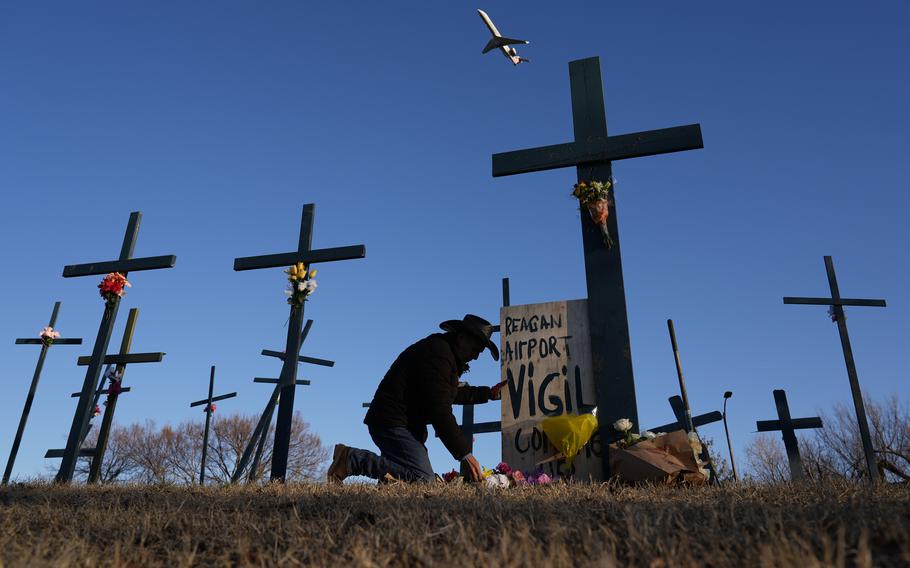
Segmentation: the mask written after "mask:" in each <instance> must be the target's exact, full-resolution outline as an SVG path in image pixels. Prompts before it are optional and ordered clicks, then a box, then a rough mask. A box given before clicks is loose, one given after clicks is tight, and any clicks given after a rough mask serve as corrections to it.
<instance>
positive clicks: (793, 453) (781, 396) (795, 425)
mask: <svg viewBox="0 0 910 568" xmlns="http://www.w3.org/2000/svg"><path fill="white" fill-rule="evenodd" d="M774 404H775V405H776V406H777V416H778V419H777V420H758V421H757V422H755V427H756V429H757V430H758V431H759V432H772V431H778V430H779V431H780V432H781V434H783V436H784V448H786V450H787V461H789V462H790V481H798V482H803V481H805V480H806V473H805V472H804V471H803V461H802V458H800V456H799V444H798V443H797V441H796V432H794V430H801V429H805V428H821V427H822V419H821V418H819V417H818V416H813V417H811V418H791V417H790V406H789V405H788V404H787V394H786V393H785V392H784V391H783V389H778V390H775V391H774Z"/></svg>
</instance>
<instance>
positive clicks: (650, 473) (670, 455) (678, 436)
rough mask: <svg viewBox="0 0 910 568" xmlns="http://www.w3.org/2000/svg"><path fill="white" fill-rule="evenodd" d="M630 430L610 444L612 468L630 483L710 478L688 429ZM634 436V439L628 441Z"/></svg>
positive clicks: (691, 480)
mask: <svg viewBox="0 0 910 568" xmlns="http://www.w3.org/2000/svg"><path fill="white" fill-rule="evenodd" d="M649 434H650V433H649V432H646V433H645V435H643V436H637V435H636V434H627V437H626V438H625V439H624V440H620V441H619V442H617V443H615V444H610V450H609V451H610V472H611V473H612V475H613V476H614V477H617V478H619V479H620V480H621V481H624V482H627V483H642V482H645V483H648V482H650V483H666V484H673V483H681V482H685V483H689V484H693V485H700V484H702V483H704V482H705V481H706V480H707V476H706V475H705V474H704V473H703V469H702V468H701V466H700V464H699V463H698V459H697V458H696V456H695V453H694V452H693V449H692V445H691V444H690V440H689V436H688V435H687V434H686V431H685V430H676V431H675V432H669V433H667V434H662V435H654V434H650V435H649ZM630 438H632V440H633V443H631V444H629V443H627V441H628V440H629V439H630Z"/></svg>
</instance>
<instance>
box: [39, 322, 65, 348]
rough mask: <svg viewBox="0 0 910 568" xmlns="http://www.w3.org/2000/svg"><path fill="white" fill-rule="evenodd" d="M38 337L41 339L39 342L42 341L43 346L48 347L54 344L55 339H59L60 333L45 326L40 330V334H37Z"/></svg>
mask: <svg viewBox="0 0 910 568" xmlns="http://www.w3.org/2000/svg"><path fill="white" fill-rule="evenodd" d="M38 337H40V338H41V341H43V342H44V344H45V345H47V346H48V347H50V346H51V345H53V344H54V340H55V339H59V338H60V332H59V331H56V330H54V328H52V327H51V326H47V327H45V328H44V329H42V330H41V333H39V334H38Z"/></svg>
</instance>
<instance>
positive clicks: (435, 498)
mask: <svg viewBox="0 0 910 568" xmlns="http://www.w3.org/2000/svg"><path fill="white" fill-rule="evenodd" d="M276 565H277V566H298V565H303V566H370V567H380V566H429V565H434V566H459V567H469V566H470V567H473V566H481V567H489V568H492V567H509V566H546V567H548V568H558V567H563V566H566V567H568V566H582V567H586V568H593V567H598V566H646V567H653V568H657V567H672V566H736V567H749V566H798V567H800V568H811V567H814V566H910V488H908V487H907V486H888V487H883V488H881V489H878V490H876V491H874V492H873V491H870V490H867V489H865V488H863V487H861V486H856V485H840V486H825V487H821V486H817V487H805V488H791V487H787V486H779V487H768V486H764V487H760V486H748V485H745V486H744V485H741V486H739V487H733V486H727V487H723V488H719V489H716V488H697V489H673V488H624V487H618V486H611V485H601V486H597V485H593V486H592V485H580V484H579V485H552V486H536V487H523V488H513V489H512V490H508V491H502V490H499V491H496V490H490V489H483V488H480V487H473V486H429V487H418V486H385V487H377V486H345V487H329V486H324V485H321V484H308V485H289V486H273V487H227V488H194V487H149V486H116V487H114V486H111V487H84V486H72V487H55V486H48V485H42V484H34V485H32V484H25V485H14V486H11V487H4V488H2V489H0V566H4V567H7V566H60V567H68V566H118V567H119V566H122V567H127V566H130V567H133V566H137V567H138V566H168V567H178V566H276Z"/></svg>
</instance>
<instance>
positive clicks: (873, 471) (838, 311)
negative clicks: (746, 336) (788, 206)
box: [784, 256, 885, 485]
mask: <svg viewBox="0 0 910 568" xmlns="http://www.w3.org/2000/svg"><path fill="white" fill-rule="evenodd" d="M825 271H826V272H827V273H828V286H829V287H830V288H831V297H830V298H793V297H786V298H784V303H785V304H804V305H806V304H808V305H816V306H831V308H832V311H833V315H832V316H831V319H833V320H834V321H835V322H837V331H838V333H840V344H841V348H843V351H844V362H845V363H846V364H847V376H848V377H849V379H850V391H851V392H852V393H853V406H854V407H855V409H856V421H857V423H858V424H859V435H860V439H861V440H862V442H863V453H864V454H865V457H866V468H867V472H868V475H869V483H871V484H872V485H875V484H876V483H878V465H877V463H876V459H875V448H873V447H872V437H871V436H870V435H869V422H868V420H866V407H865V405H864V404H863V393H862V391H861V390H860V388H859V377H858V376H857V374H856V363H855V362H854V360H853V349H852V348H851V347H850V336H849V335H847V318H846V316H844V306H871V307H877V308H884V307H885V301H884V300H857V299H848V298H841V297H840V289H839V288H838V286H837V276H836V275H835V274H834V261H833V260H832V259H831V257H830V256H826V257H825Z"/></svg>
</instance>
